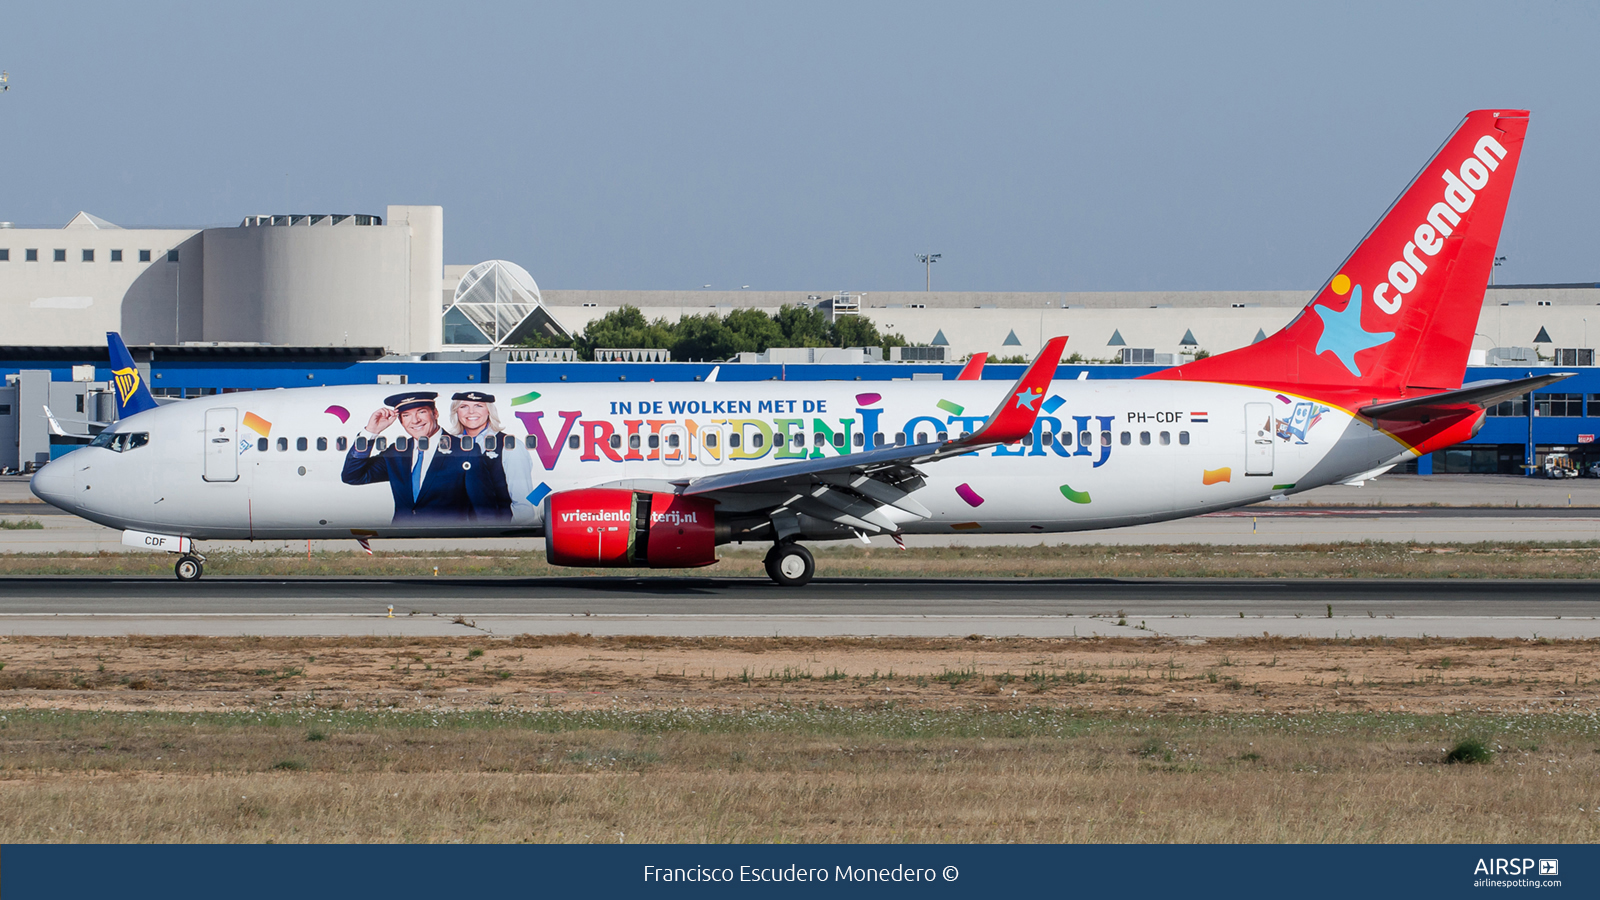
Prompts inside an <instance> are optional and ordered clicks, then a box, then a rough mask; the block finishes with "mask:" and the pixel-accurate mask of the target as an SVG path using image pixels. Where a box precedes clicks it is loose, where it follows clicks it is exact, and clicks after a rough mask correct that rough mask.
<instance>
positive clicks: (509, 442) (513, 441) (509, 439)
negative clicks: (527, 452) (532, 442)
mask: <svg viewBox="0 0 1600 900" xmlns="http://www.w3.org/2000/svg"><path fill="white" fill-rule="evenodd" d="M503 438H504V440H505V445H506V449H507V450H515V449H517V436H516V435H514V434H508V435H504V436H503ZM530 449H531V447H530Z"/></svg>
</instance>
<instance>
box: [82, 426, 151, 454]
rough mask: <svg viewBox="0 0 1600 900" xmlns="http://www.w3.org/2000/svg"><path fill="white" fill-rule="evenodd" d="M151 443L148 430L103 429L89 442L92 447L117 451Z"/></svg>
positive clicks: (135, 448)
mask: <svg viewBox="0 0 1600 900" xmlns="http://www.w3.org/2000/svg"><path fill="white" fill-rule="evenodd" d="M148 443H150V432H148V431H102V432H100V433H99V434H97V435H95V436H94V440H92V441H90V442H89V446H91V447H104V448H106V449H107V450H111V451H114V452H117V453H121V452H123V451H124V450H137V449H139V448H140V447H143V446H144V445H145V444H148Z"/></svg>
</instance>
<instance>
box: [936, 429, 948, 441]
mask: <svg viewBox="0 0 1600 900" xmlns="http://www.w3.org/2000/svg"><path fill="white" fill-rule="evenodd" d="M939 440H941V441H948V440H950V432H948V431H941V432H939Z"/></svg>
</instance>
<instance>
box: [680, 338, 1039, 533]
mask: <svg viewBox="0 0 1600 900" xmlns="http://www.w3.org/2000/svg"><path fill="white" fill-rule="evenodd" d="M1066 343H1067V339H1066V338H1065V337H1056V338H1051V339H1050V341H1049V342H1048V343H1046V344H1045V346H1044V348H1043V349H1042V350H1040V351H1039V356H1038V357H1037V358H1036V359H1035V360H1034V361H1033V365H1031V366H1029V367H1028V370H1027V371H1026V372H1024V373H1023V374H1022V377H1021V378H1019V379H1017V381H1016V383H1015V384H1013V385H1012V386H1011V388H1010V390H1008V391H1006V393H1005V395H1004V398H1003V399H1002V400H1001V401H1000V404H999V406H997V407H996V408H995V410H994V412H993V413H991V414H990V415H989V418H988V419H987V420H985V422H984V424H983V427H982V428H979V429H978V430H977V431H975V432H973V433H972V434H970V435H966V436H964V437H959V438H955V439H953V440H946V441H939V442H936V443H928V444H911V445H908V446H905V447H883V448H879V449H876V450H868V451H865V452H863V453H847V454H844V455H842V456H831V457H826V458H822V459H801V460H795V461H794V462H788V463H778V464H775V465H770V466H760V467H756V468H750V469H742V470H740V471H737V472H726V473H718V474H715V475H704V476H701V477H699V478H694V479H689V480H687V481H683V482H678V483H677V486H678V492H679V493H680V494H684V495H711V496H712V497H713V499H715V497H716V495H724V496H726V495H730V494H767V495H772V496H775V497H776V496H778V495H783V496H784V497H787V499H781V500H779V501H778V502H776V504H775V505H774V506H773V507H772V508H771V513H770V514H771V518H772V521H773V524H774V526H775V528H776V530H777V536H778V537H779V538H782V537H784V536H785V533H786V532H788V533H794V532H797V531H798V530H799V524H798V518H797V517H798V516H799V515H800V514H805V515H808V516H811V517H813V518H819V519H824V520H827V521H832V522H834V523H836V524H838V525H841V526H844V527H846V528H851V529H854V530H855V531H856V533H857V534H860V535H863V536H865V535H868V534H879V533H883V532H895V531H898V530H899V526H898V525H897V524H896V520H897V519H899V520H900V521H905V516H904V515H902V513H903V514H909V516H910V518H911V519H913V520H914V519H918V518H927V517H929V516H930V515H932V513H930V512H929V511H928V510H927V508H926V507H924V506H923V505H922V504H920V503H918V502H917V501H916V500H914V499H912V498H911V496H910V495H911V494H912V493H913V492H914V491H916V490H917V489H919V488H921V487H922V486H923V484H924V481H923V475H922V473H921V472H920V471H918V469H917V468H916V467H917V466H919V465H926V464H930V463H935V462H938V461H940V460H942V459H948V458H949V457H952V456H961V455H963V454H967V453H973V452H976V451H979V450H984V449H987V448H990V447H996V446H999V445H1001V444H1009V443H1014V442H1016V441H1020V440H1022V439H1023V438H1025V437H1029V436H1031V435H1032V433H1033V425H1034V422H1035V420H1037V419H1038V417H1039V405H1040V403H1041V402H1042V401H1043V399H1044V395H1045V393H1046V392H1047V391H1048V390H1049V387H1050V381H1051V379H1053V378H1054V377H1055V372H1056V367H1057V366H1058V365H1059V364H1060V362H1061V351H1062V349H1063V348H1064V347H1065V346H1066ZM889 507H893V508H894V509H895V510H899V511H900V512H899V513H895V512H892V511H890V510H889V509H888V508H889Z"/></svg>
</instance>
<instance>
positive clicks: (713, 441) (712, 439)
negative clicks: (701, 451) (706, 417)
mask: <svg viewBox="0 0 1600 900" xmlns="http://www.w3.org/2000/svg"><path fill="white" fill-rule="evenodd" d="M705 441H706V446H707V447H710V448H712V449H715V448H716V446H717V433H716V432H715V431H708V432H706V437H705Z"/></svg>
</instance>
